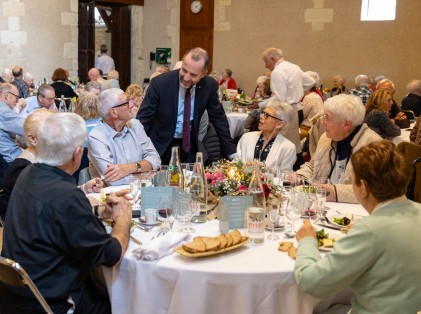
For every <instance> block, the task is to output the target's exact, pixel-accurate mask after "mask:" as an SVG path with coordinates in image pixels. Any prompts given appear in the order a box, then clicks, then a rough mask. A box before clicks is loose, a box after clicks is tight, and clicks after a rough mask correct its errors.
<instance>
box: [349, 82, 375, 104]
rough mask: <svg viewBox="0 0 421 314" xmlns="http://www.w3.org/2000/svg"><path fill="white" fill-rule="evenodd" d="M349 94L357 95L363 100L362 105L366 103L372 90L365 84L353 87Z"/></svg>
mask: <svg viewBox="0 0 421 314" xmlns="http://www.w3.org/2000/svg"><path fill="white" fill-rule="evenodd" d="M349 93H350V94H351V95H355V96H359V97H360V98H361V100H362V101H363V104H364V106H365V105H366V103H367V101H368V98H369V97H370V96H371V94H372V93H373V91H372V90H371V89H369V88H368V87H366V86H363V87H359V88H356V89H355V88H354V89H351V90H350V91H349Z"/></svg>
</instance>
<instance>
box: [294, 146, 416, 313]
mask: <svg viewBox="0 0 421 314" xmlns="http://www.w3.org/2000/svg"><path fill="white" fill-rule="evenodd" d="M350 163H351V164H352V167H353V170H352V186H353V189H354V192H355V196H356V197H357V199H358V202H360V203H361V205H362V206H363V207H364V209H365V210H366V211H367V212H368V213H369V214H370V216H369V217H366V218H364V219H361V220H358V221H357V222H356V223H355V224H354V225H353V226H352V227H351V228H350V229H349V231H348V234H347V236H346V237H343V238H341V239H339V240H338V241H337V242H335V245H334V247H333V252H331V253H329V254H326V256H324V257H321V256H320V253H319V250H318V248H317V240H316V231H315V230H314V227H313V226H312V225H311V223H310V222H309V221H305V222H304V225H303V227H302V228H301V229H300V230H299V231H298V232H297V235H296V237H297V240H298V252H297V259H296V262H295V267H294V276H295V279H296V281H297V284H298V287H299V288H300V290H301V291H303V292H305V293H308V294H310V295H313V296H315V297H318V298H324V297H327V296H329V295H330V294H332V293H334V292H337V291H339V290H341V289H343V288H347V287H350V288H351V290H352V293H353V295H352V300H351V303H352V313H365V314H381V313H385V314H386V313H417V311H419V310H420V308H421V288H420V278H421V267H419V263H416V262H415V261H420V260H421V247H420V245H419V239H421V228H420V227H419V226H420V225H421V215H420V213H421V204H419V203H415V202H412V201H410V200H407V199H406V197H405V193H406V188H407V186H408V181H409V172H408V170H409V167H408V166H409V165H407V164H406V163H405V160H404V158H403V156H401V155H400V154H399V153H398V152H397V151H396V149H395V147H394V145H393V144H392V143H391V142H390V141H386V140H383V141H376V142H373V143H370V144H369V145H367V146H365V147H362V148H361V149H360V150H359V151H357V152H355V153H354V154H353V155H352V156H351V160H350ZM329 313H331V312H330V311H329ZM335 313H338V312H335ZM418 313H419V312H418Z"/></svg>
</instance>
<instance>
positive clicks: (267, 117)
mask: <svg viewBox="0 0 421 314" xmlns="http://www.w3.org/2000/svg"><path fill="white" fill-rule="evenodd" d="M260 114H262V115H263V116H264V117H265V119H266V120H267V119H269V117H270V118H273V119H275V120H279V121H284V120H282V119H279V118H277V117H275V116H272V115H271V114H269V113H267V112H266V111H261V112H260Z"/></svg>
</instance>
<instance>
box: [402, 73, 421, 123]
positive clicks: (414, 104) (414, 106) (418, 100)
mask: <svg viewBox="0 0 421 314" xmlns="http://www.w3.org/2000/svg"><path fill="white" fill-rule="evenodd" d="M406 88H407V89H408V95H406V96H405V97H404V98H403V99H402V106H401V109H403V110H412V111H413V112H414V115H415V116H416V117H419V116H420V115H421V81H420V80H413V81H411V82H410V83H409V84H408V85H407V86H406Z"/></svg>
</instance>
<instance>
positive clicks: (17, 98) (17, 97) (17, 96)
mask: <svg viewBox="0 0 421 314" xmlns="http://www.w3.org/2000/svg"><path fill="white" fill-rule="evenodd" d="M7 93H8V94H11V95H13V96H15V97H16V100H19V95H16V94H13V93H12V92H7Z"/></svg>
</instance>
